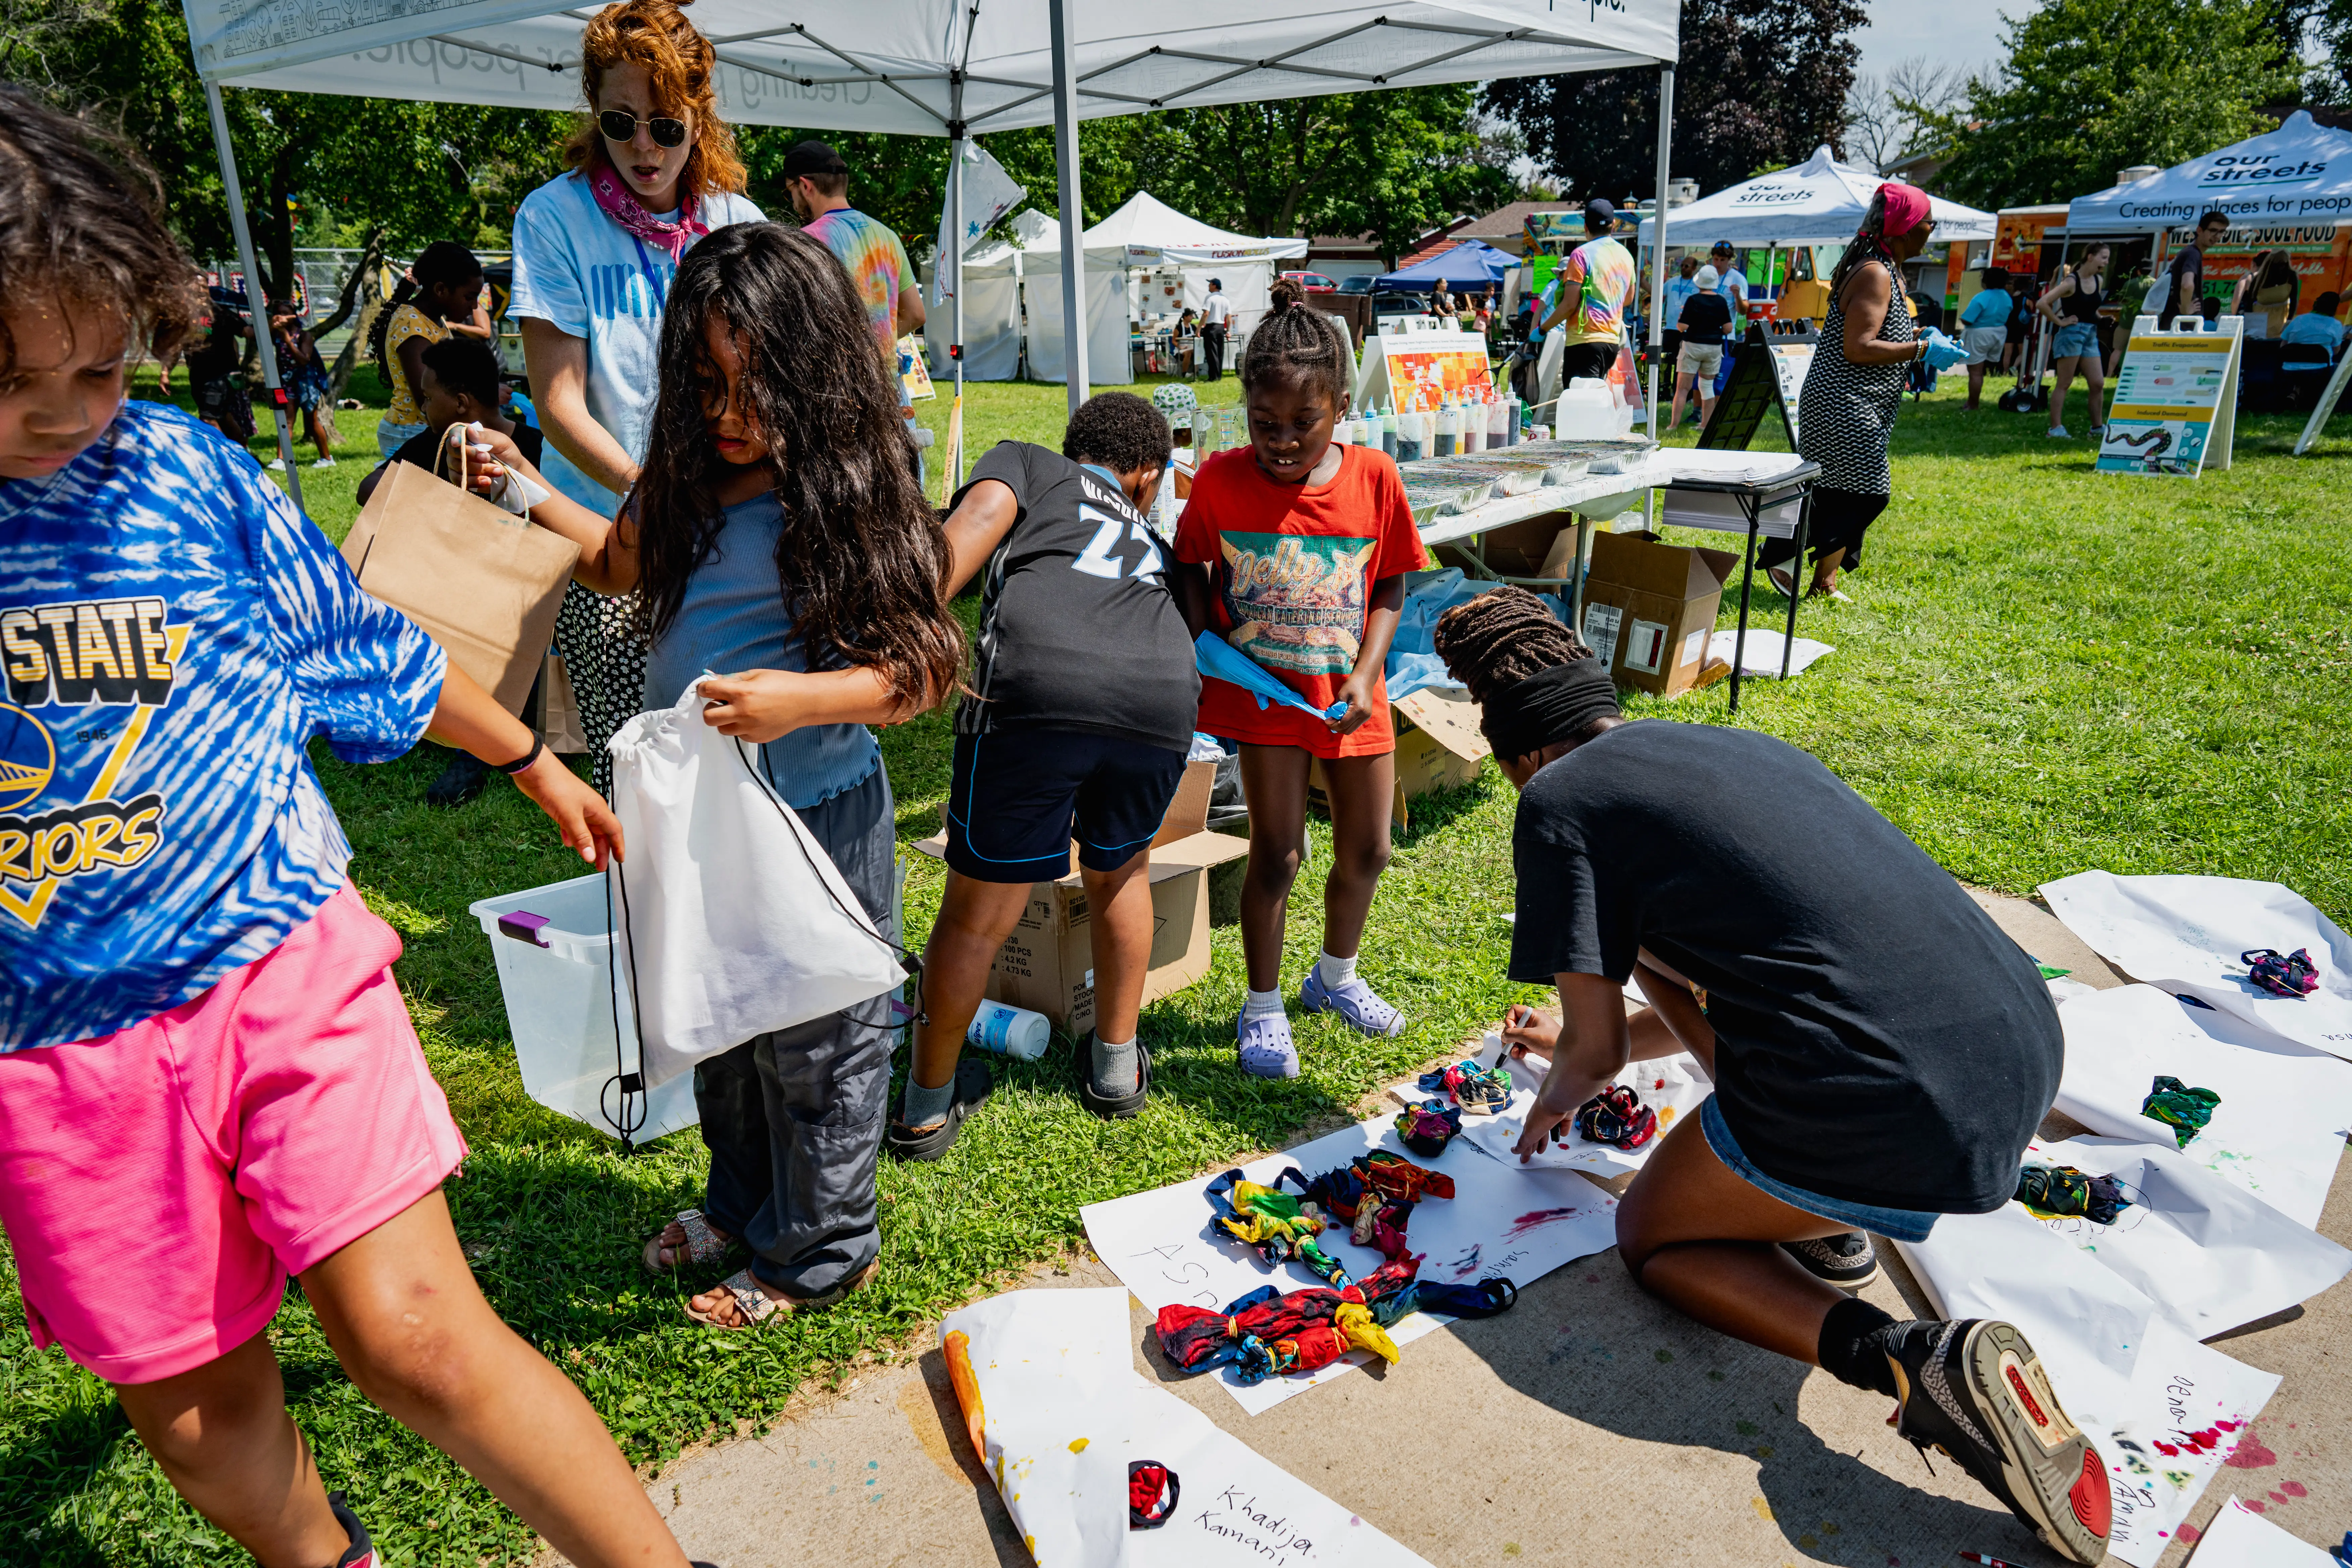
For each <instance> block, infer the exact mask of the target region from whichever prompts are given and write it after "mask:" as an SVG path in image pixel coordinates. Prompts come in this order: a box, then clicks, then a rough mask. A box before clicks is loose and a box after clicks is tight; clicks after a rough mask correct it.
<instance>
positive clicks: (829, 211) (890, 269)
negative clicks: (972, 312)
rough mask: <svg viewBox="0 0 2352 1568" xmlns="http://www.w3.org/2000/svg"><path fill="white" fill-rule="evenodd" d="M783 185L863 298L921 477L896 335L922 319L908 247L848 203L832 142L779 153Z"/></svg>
mask: <svg viewBox="0 0 2352 1568" xmlns="http://www.w3.org/2000/svg"><path fill="white" fill-rule="evenodd" d="M784 186H785V188H786V189H787V190H789V191H791V192H792V196H793V211H794V212H796V213H798V214H799V215H800V218H801V227H802V228H803V230H805V231H806V232H807V234H808V236H809V237H810V238H812V239H817V240H822V241H823V242H824V247H825V248H826V249H828V250H830V251H832V252H833V253H834V254H835V256H837V257H839V258H841V264H842V266H844V267H845V268H848V269H849V281H850V283H851V284H852V285H853V286H854V287H855V288H856V290H857V297H858V298H859V299H861V300H865V301H866V316H867V318H868V319H869V320H871V321H873V323H874V341H875V342H876V343H877V345H879V347H880V348H881V351H882V363H883V364H884V366H886V367H887V370H888V373H889V376H890V381H891V384H893V385H895V386H897V387H898V388H899V393H898V398H899V403H898V406H899V408H900V409H901V410H903V411H904V412H905V414H906V416H907V428H908V433H909V442H908V452H909V453H910V455H911V456H910V460H911V461H912V462H913V464H914V465H915V478H916V479H917V480H918V481H920V480H922V479H923V454H922V451H921V449H920V448H919V447H915V446H914V445H913V444H912V438H911V437H912V432H913V430H914V427H915V408H914V405H913V404H912V403H910V402H908V400H907V394H906V384H905V383H904V382H903V381H901V380H900V379H899V377H898V340H899V339H900V338H902V337H904V336H906V335H907V334H908V332H912V331H920V330H921V329H922V325H923V315H924V312H923V289H922V284H921V281H920V280H919V279H917V278H916V276H915V268H914V267H913V265H912V264H911V263H909V262H908V259H907V247H906V246H905V245H903V244H901V243H900V242H899V239H898V232H897V231H896V230H894V229H893V228H891V226H889V225H888V224H886V223H884V222H882V221H881V220H880V219H879V218H876V217H872V216H868V215H866V214H865V213H862V212H859V211H858V210H857V209H856V207H854V206H851V205H849V165H848V163H845V162H844V161H843V159H842V156H841V154H840V153H836V152H835V151H834V150H833V148H832V147H831V145H829V144H828V143H826V142H801V143H800V144H799V145H798V146H795V147H794V148H793V150H792V151H791V152H789V153H785V154H784Z"/></svg>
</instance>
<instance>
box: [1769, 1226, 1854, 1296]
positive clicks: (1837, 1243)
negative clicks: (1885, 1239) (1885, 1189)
mask: <svg viewBox="0 0 2352 1568" xmlns="http://www.w3.org/2000/svg"><path fill="white" fill-rule="evenodd" d="M1780 1250H1781V1251H1783V1252H1785V1253H1787V1254H1788V1255H1789V1256H1790V1257H1791V1258H1795V1259H1796V1260H1797V1266H1798V1267H1799V1268H1802V1269H1803V1270H1804V1271H1805V1272H1806V1273H1808V1274H1810V1275H1811V1276H1812V1277H1813V1278H1814V1279H1818V1280H1820V1281H1821V1282H1822V1284H1824V1285H1834V1286H1836V1287H1837V1288H1838V1289H1841V1290H1859V1289H1862V1288H1863V1287H1864V1286H1865V1285H1867V1284H1869V1283H1871V1282H1872V1281H1873V1280H1874V1279H1877V1278H1878V1249H1877V1248H1876V1247H1873V1246H1871V1245H1870V1237H1866V1236H1864V1235H1863V1234H1862V1232H1860V1231H1858V1230H1850V1231H1847V1232H1846V1233H1845V1234H1844V1235H1843V1236H1825V1237H1817V1238H1815V1239H1813V1240H1811V1241H1784V1242H1782V1243H1781V1244H1780Z"/></svg>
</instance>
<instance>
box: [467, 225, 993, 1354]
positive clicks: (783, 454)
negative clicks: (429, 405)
mask: <svg viewBox="0 0 2352 1568" xmlns="http://www.w3.org/2000/svg"><path fill="white" fill-rule="evenodd" d="M488 441H489V444H490V446H491V447H492V450H493V453H494V456H495V457H496V458H497V459H498V460H499V463H500V464H503V465H508V466H511V467H514V468H520V469H521V470H522V471H523V472H524V473H525V474H527V475H530V474H531V469H530V465H529V464H527V463H525V462H524V461H523V460H522V458H521V455H520V453H519V452H517V451H516V450H515V448H514V446H513V443H512V442H511V441H509V440H508V439H506V438H505V437H499V436H490V437H488ZM906 449H907V448H906V431H905V427H904V426H903V425H902V424H901V423H900V421H899V418H898V388H897V387H896V386H894V385H893V384H891V382H890V379H889V378H888V377H887V376H886V375H885V374H883V367H882V363H881V361H880V360H879V359H878V358H877V356H876V354H875V353H874V339H873V336H872V333H871V331H870V330H869V328H868V324H867V321H866V310H865V307H864V305H863V304H862V303H861V302H860V301H859V300H858V297H857V295H856V291H855V290H854V289H852V287H851V285H850V281H849V276H848V274H847V273H845V272H844V271H843V270H842V268H841V264H840V263H839V262H838V261H836V260H835V259H834V256H833V253H832V252H831V251H830V250H827V249H826V248H825V247H824V246H822V245H820V244H818V243H817V242H816V241H815V240H814V239H811V238H809V237H807V236H806V235H803V234H802V233H800V232H799V231H798V230H796V229H788V228H784V227H782V226H779V225H776V224H771V223H758V224H741V225H737V226H734V227H731V228H728V229H724V230H721V231H720V232H719V233H718V234H715V235H712V236H711V237H709V238H708V239H706V240H704V241H703V242H702V243H701V244H699V245H698V246H697V247H695V248H694V250H693V252H692V253H691V254H690V255H688V257H687V258H686V260H685V262H684V264H683V265H681V266H680V267H679V268H678V269H677V278H676V279H674V280H673V282H672V283H671V286H670V292H669V300H668V307H667V310H666V311H665V313H664V316H663V320H662V342H661V376H660V382H659V385H658V389H657V392H656V398H655V403H654V410H653V418H652V421H651V428H650V432H649V439H648V441H647V443H646V464H645V468H644V469H643V471H642V472H641V473H640V474H639V475H638V477H637V481H636V485H635V489H633V490H632V491H631V493H630V497H629V500H628V502H627V504H626V505H625V507H624V508H623V509H622V511H621V515H620V517H619V519H618V520H617V521H615V520H613V519H609V518H606V517H604V516H602V515H600V514H599V513H597V512H594V511H592V510H589V509H588V508H586V507H583V506H581V505H580V504H578V503H577V502H575V501H572V500H568V499H566V498H564V497H562V496H556V497H553V498H551V499H550V500H546V501H543V502H541V503H540V505H539V506H537V507H536V508H534V509H533V510H532V513H531V516H532V520H533V521H536V522H538V523H539V524H541V526H542V527H545V528H548V529H551V530H552V531H555V532H557V533H560V534H562V535H563V536H564V537H565V538H567V539H570V540H572V542H575V543H577V544H578V545H579V546H580V549H581V553H580V563H579V565H578V567H577V568H576V569H575V571H574V573H573V577H574V580H575V581H576V582H578V583H579V584H583V585H584V586H586V587H588V588H590V589H593V590H594V591H595V592H597V593H600V594H635V595H636V603H637V610H636V614H637V616H638V618H639V622H640V625H641V626H642V627H643V629H644V631H645V633H646V636H647V638H648V640H649V644H650V646H649V647H648V650H647V657H646V683H645V690H644V696H643V700H644V703H645V705H646V706H648V707H656V706H660V707H666V706H667V705H669V704H671V703H673V702H675V701H677V698H678V694H679V693H680V692H681V691H683V690H685V689H687V687H688V686H689V685H690V684H692V683H694V682H695V681H696V680H697V679H698V678H702V677H703V672H704V671H706V670H716V671H719V672H720V673H719V674H718V675H716V676H711V677H709V678H703V679H701V683H700V692H701V695H702V697H703V698H704V700H705V701H706V702H707V703H708V706H707V707H706V708H705V709H704V710H703V716H704V719H705V721H707V722H709V723H710V724H711V725H713V726H714V727H716V728H717V729H718V730H719V731H720V732H721V733H723V734H728V735H733V736H738V737H740V738H741V739H742V740H744V741H746V742H757V743H758V746H759V763H758V766H759V767H760V769H761V772H762V773H764V774H765V775H766V776H767V778H768V779H769V781H770V782H771V783H772V784H773V786H774V787H775V790H776V792H777V793H778V794H779V795H782V798H783V799H784V801H785V803H786V804H788V805H791V806H792V808H793V811H795V812H797V813H798V814H799V816H800V818H801V821H802V822H803V824H805V825H806V826H807V827H808V829H809V831H810V833H811V834H813V835H814V837H815V838H816V840H817V842H818V843H819V844H821V845H823V846H824V849H825V852H826V853H827V854H829V855H831V856H832V857H833V859H834V864H835V866H837V867H838V868H840V870H841V874H842V877H843V879H844V880H845V881H846V882H847V883H848V884H849V886H850V888H851V889H854V890H855V891H856V894H857V897H858V899H859V900H861V901H862V902H863V903H864V904H865V906H866V913H867V914H868V915H869V916H871V917H872V919H873V921H874V923H875V927H876V929H877V930H878V931H881V932H882V933H883V934H884V935H885V936H886V937H887V938H889V939H890V940H892V941H894V942H895V941H896V940H897V939H898V927H897V923H896V920H895V917H894V915H893V912H892V909H891V905H892V894H893V891H894V886H893V883H894V878H893V863H894V851H895V847H896V832H895V827H894V824H893V816H892V807H891V798H890V781H889V777H888V774H887V773H886V772H885V771H884V768H883V765H882V754H881V752H880V749H879V748H878V747H877V746H876V745H875V743H874V737H873V735H872V734H871V733H870V732H869V731H867V730H866V725H868V724H887V723H895V722H897V721H900V720H903V719H908V718H911V717H912V716H914V715H915V714H917V713H919V712H921V711H922V710H925V709H927V708H929V707H931V706H933V705H934V704H936V703H938V702H939V701H940V700H942V699H943V698H944V697H946V695H947V694H948V692H949V691H950V690H951V689H953V687H954V685H955V680H956V668H957V664H958V661H959V660H960V659H961V657H962V651H963V639H962V634H961V630H960V629H959V627H958V626H957V624H956V621H955V619H954V617H953V616H952V615H950V612H949V610H948V606H947V599H946V595H945V593H944V589H943V584H944V583H945V580H946V576H947V570H948V563H949V560H950V556H949V552H948V548H947V542H946V537H945V535H944V534H942V533H941V531H940V524H939V521H938V519H937V517H936V516H935V515H934V514H933V513H932V511H931V510H930V508H929V505H927V504H926V503H925V501H924V499H923V494H922V490H921V489H920V487H919V485H918V484H917V482H916V480H915V477H914V473H913V471H912V470H911V469H910V468H908V465H907V462H906V458H905V454H906ZM532 477H536V476H535V475H533V476H532ZM494 480H495V475H493V482H494ZM891 1037H892V1022H891V1018H890V1016H889V999H888V998H887V997H877V998H875V999H874V1000H873V1001H871V1002H866V1003H863V1004H860V1005H857V1006H856V1007H851V1008H847V1009H845V1010H844V1011H842V1012H840V1013H836V1014H833V1015H831V1016H826V1017H823V1018H819V1019H816V1020H814V1021H813V1022H810V1023H807V1024H803V1025H800V1026H796V1027H794V1028H791V1029H784V1030H780V1031H777V1032H775V1033H772V1034H767V1035H761V1036H760V1037H757V1038H755V1039H751V1040H747V1041H745V1042H744V1043H743V1044H742V1045H740V1046H739V1047H736V1048H735V1049H734V1050H732V1051H730V1052H728V1053H726V1054H725V1055H723V1056H718V1057H712V1058H706V1059H705V1060H703V1061H702V1062H701V1063H699V1064H698V1065H697V1067H696V1068H695V1070H694V1091H695V1100H696V1104H697V1105H698V1108H699V1110H700V1111H701V1115H702V1135H703V1139H704V1141H705V1142H708V1143H709V1146H710V1180H709V1188H708V1194H707V1195H706V1197H705V1199H704V1204H703V1207H702V1208H701V1209H698V1210H690V1211H688V1214H687V1215H683V1216H681V1217H680V1219H679V1221H678V1222H677V1224H674V1225H672V1226H670V1227H669V1228H668V1229H667V1231H665V1232H664V1233H663V1234H662V1235H661V1236H659V1237H656V1238H655V1239H654V1241H653V1242H652V1243H650V1244H649V1245H648V1246H647V1247H646V1253H645V1260H646V1267H647V1268H653V1269H655V1270H657V1271H667V1270H672V1269H678V1268H688V1267H693V1266H698V1265H701V1264H703V1263H707V1262H709V1261H712V1260H714V1259H716V1258H719V1257H721V1256H723V1255H725V1253H726V1252H727V1251H728V1249H729V1248H730V1246H731V1245H732V1244H733V1243H734V1242H735V1241H737V1240H740V1241H741V1242H743V1243H744V1244H745V1245H746V1246H748V1247H750V1248H751V1254H752V1256H751V1265H750V1267H749V1268H745V1269H743V1270H741V1271H740V1272H739V1273H737V1274H735V1275H734V1276H733V1277H732V1278H730V1279H728V1280H727V1281H726V1282H725V1283H724V1284H722V1285H720V1286H719V1287H718V1288H717V1289H712V1290H708V1291H705V1292H703V1293H702V1294H701V1295H698V1296H697V1297H695V1298H694V1299H693V1300H692V1301H691V1302H690V1303H689V1304H688V1313H689V1315H691V1316H692V1317H694V1318H695V1319H697V1320H698V1321H702V1322H707V1323H711V1324H715V1325H717V1326H719V1327H721V1328H730V1329H734V1328H748V1327H750V1326H751V1325H752V1324H755V1323H760V1322H764V1321H772V1319H774V1318H775V1317H776V1316H777V1315H778V1314H779V1313H781V1312H788V1311H793V1310H807V1309H810V1308H815V1307H825V1306H830V1305H832V1304H833V1303H834V1302H835V1301H837V1300H840V1299H841V1297H842V1296H843V1295H845V1294H846V1293H847V1292H848V1291H850V1290H853V1289H856V1288H857V1287H859V1286H860V1285H863V1284H865V1283H866V1281H867V1280H868V1279H871V1278H872V1277H873V1273H874V1270H875V1268H876V1267H877V1265H876V1258H877V1254H878V1252H879V1251H880V1247H881V1237H880V1233H879V1231H878V1229H877V1217H876V1206H875V1198H874V1169H875V1162H876V1159H877V1155H878V1153H879V1152H880V1149H881V1143H882V1134H883V1127H884V1112H885V1110H886V1109H887V1095H888V1089H889V1083H890V1046H891Z"/></svg>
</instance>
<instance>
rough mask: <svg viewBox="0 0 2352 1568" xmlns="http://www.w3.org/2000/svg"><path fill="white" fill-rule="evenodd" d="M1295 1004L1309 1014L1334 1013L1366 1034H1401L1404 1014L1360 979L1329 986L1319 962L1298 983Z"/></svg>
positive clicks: (1391, 1035)
mask: <svg viewBox="0 0 2352 1568" xmlns="http://www.w3.org/2000/svg"><path fill="white" fill-rule="evenodd" d="M1298 1005H1299V1006H1300V1007H1301V1008H1303V1009H1305V1010H1306V1011H1307V1012H1309V1013H1337V1014H1339V1016H1340V1017H1341V1018H1342V1019H1344V1020H1345V1021H1346V1022H1347V1024H1348V1026H1349V1027H1350V1028H1353V1029H1357V1030H1360V1031H1361V1032H1362V1033H1364V1034H1367V1035H1372V1036H1376V1037H1383V1038H1385V1037H1394V1036H1397V1035H1402V1034H1403V1033H1404V1015H1403V1014H1402V1013H1400V1012H1398V1011H1397V1010H1396V1009H1395V1008H1394V1007H1391V1006H1390V1005H1388V1004H1387V1003H1386V1002H1383V1001H1381V997H1380V994H1379V993H1378V992H1376V991H1374V990H1373V989H1372V988H1371V987H1370V986H1369V985H1367V984H1364V983H1363V981H1362V980H1360V979H1350V980H1349V981H1347V982H1346V983H1344V984H1340V985H1339V986H1336V987H1334V986H1328V985H1326V984H1323V966H1322V965H1321V964H1319V963H1318V964H1317V965H1315V966H1314V967H1313V968H1311V969H1309V970H1308V971H1307V978H1306V979H1305V980H1303V981H1301V982H1300V983H1299V986H1298Z"/></svg>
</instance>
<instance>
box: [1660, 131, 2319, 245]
mask: <svg viewBox="0 0 2352 1568" xmlns="http://www.w3.org/2000/svg"><path fill="white" fill-rule="evenodd" d="M2216 211H2218V212H2225V213H2228V214H2229V215H2230V221H2231V223H2232V224H2294V225H2326V224H2339V223H2352V134H2347V132H2342V131H2331V130H2329V129H2328V128H2327V127H2326V126H2325V125H2322V124H2320V123H2319V122H2318V121H2315V120H2314V119H2312V117H2311V116H2310V114H2309V113H2307V112H2306V111H2305V110H2300V109H2298V110H2295V111H2294V113H2293V114H2290V115H2288V116H2287V117H2286V120H2285V121H2284V123H2282V124H2281V125H2280V126H2279V128H2278V129H2277V130H2275V131H2273V132H2267V133H2265V134H2263V135H2261V136H2254V137H2249V138H2248V139H2247V140H2245V141H2243V142H2231V144H2230V145H2229V146H2227V147H2224V148H2221V150H2220V151H2219V152H2214V153H2206V154H2205V155H2204V156H2203V157H2201V158H2191V159H2189V161H2188V162H2187V163H2175V164H2174V165H2173V166H2172V167H2171V168H2169V169H2167V170H2166V171H2165V172H2164V173H2162V174H2156V175H2152V176H2151V177H2149V178H2147V179H2145V180H2138V181H2135V182H2134V183H2133V184H2128V185H2110V186H2108V187H2107V188H2106V189H2105V190H2104V191H2094V192H2092V193H2091V194H2090V195H2087V196H2076V197H2075V198H2074V200H2073V201H2071V202H2068V203H2067V204H2066V233H2067V235H2068V237H2069V238H2070V239H2071V238H2074V237H2080V236H2082V235H2085V234H2146V233H2147V232H2148V231H2149V230H2150V229H2161V228H2171V227H2175V226H2185V225H2189V224H2193V223H2195V222H2196V221H2197V219H2198V217H2199V216H2200V215H2202V214H2204V213H2208V212H2216ZM1675 221H1676V222H1677V223H1679V222H1680V221H1681V218H1680V215H1676V219H1675Z"/></svg>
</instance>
